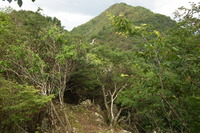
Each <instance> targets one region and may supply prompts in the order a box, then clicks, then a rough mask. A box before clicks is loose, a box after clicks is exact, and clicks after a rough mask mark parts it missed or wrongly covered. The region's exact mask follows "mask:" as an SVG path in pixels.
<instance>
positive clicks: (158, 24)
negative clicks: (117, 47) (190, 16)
mask: <svg viewBox="0 0 200 133" xmlns="http://www.w3.org/2000/svg"><path fill="white" fill-rule="evenodd" d="M108 14H110V15H115V16H117V15H124V16H125V17H126V18H127V19H129V20H131V21H133V22H134V23H135V24H136V25H137V24H141V23H145V24H149V25H153V26H154V27H155V29H156V30H158V31H161V32H164V31H166V30H167V29H169V28H170V27H172V26H174V25H175V21H173V20H171V19H170V18H169V17H167V16H164V15H161V14H156V13H153V12H152V11H150V10H149V9H146V8H143V7H140V6H137V7H133V6H130V5H127V4H125V3H120V4H115V5H113V6H111V7H110V8H108V9H107V10H105V11H104V12H103V13H101V14H100V15H99V16H97V17H95V18H93V19H92V20H90V21H89V22H87V23H85V24H83V25H80V26H78V27H76V28H74V29H73V30H72V33H74V34H77V35H81V36H83V37H85V38H86V39H87V40H88V41H92V39H94V38H96V39H97V40H98V41H100V42H104V43H105V42H106V43H110V42H112V43H116V42H117V43H118V44H119V43H120V42H121V43H122V44H124V42H126V43H138V42H140V41H138V39H135V40H129V41H127V39H123V38H122V37H119V36H117V35H115V33H114V29H113V27H112V26H111V22H110V20H109V17H108ZM125 40H126V41H125Z"/></svg>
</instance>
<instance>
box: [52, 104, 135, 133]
mask: <svg viewBox="0 0 200 133" xmlns="http://www.w3.org/2000/svg"><path fill="white" fill-rule="evenodd" d="M57 108H58V107H57ZM65 111H66V113H67V116H68V119H69V121H70V123H71V126H72V127H73V132H74V133H131V132H128V131H126V130H123V129H122V128H120V127H118V128H111V127H109V126H108V124H107V123H106V122H105V119H104V117H103V116H104V113H103V111H102V110H101V108H100V106H98V105H94V104H92V103H91V102H90V101H89V100H86V101H84V102H82V103H81V104H79V105H70V104H66V105H65ZM60 129H61V128H60ZM57 132H58V133H61V132H62V131H61V130H59V129H57V130H54V131H53V132H52V133H57Z"/></svg>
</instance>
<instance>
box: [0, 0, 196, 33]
mask: <svg viewBox="0 0 200 133" xmlns="http://www.w3.org/2000/svg"><path fill="white" fill-rule="evenodd" d="M13 1H14V0H13ZM122 2H123V3H126V4H128V5H132V6H142V7H145V8H148V9H150V10H151V11H153V12H155V13H160V14H164V15H166V16H170V17H171V18H172V19H173V12H174V11H175V10H176V9H177V8H178V7H181V6H185V7H190V6H189V5H190V4H189V2H195V3H197V2H199V0H36V1H35V2H32V1H31V0H23V5H22V7H21V8H20V7H19V6H18V5H17V2H12V3H10V4H9V3H8V2H7V1H2V0H0V8H4V7H8V6H10V7H12V8H13V9H16V10H20V9H23V10H32V11H37V9H38V7H40V8H41V9H43V11H42V12H41V13H42V14H44V15H46V16H51V17H56V18H58V19H59V20H61V24H62V26H64V27H65V29H67V30H69V31H70V30H72V29H73V28H74V27H76V26H78V25H81V24H83V23H86V22H87V21H89V20H90V19H92V18H94V17H96V16H97V15H99V14H100V13H102V12H103V11H104V10H106V9H107V8H109V7H110V6H111V5H113V4H115V3H122Z"/></svg>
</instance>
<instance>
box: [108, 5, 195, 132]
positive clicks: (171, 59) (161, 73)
mask: <svg viewBox="0 0 200 133" xmlns="http://www.w3.org/2000/svg"><path fill="white" fill-rule="evenodd" d="M181 10H184V12H183V14H177V16H179V17H182V18H181V19H180V20H179V23H178V24H177V26H176V27H175V28H174V29H173V30H171V31H169V32H168V36H162V35H160V33H159V32H158V31H155V30H154V29H152V28H151V27H149V26H148V25H146V24H142V25H140V26H135V25H134V23H132V22H131V21H129V20H127V19H125V18H123V16H118V17H115V16H111V19H112V21H113V24H114V26H115V27H116V30H117V32H118V33H120V34H122V35H123V36H127V37H128V36H129V37H135V36H141V37H142V38H143V39H144V40H145V42H146V43H144V45H143V47H142V48H140V50H139V51H137V52H135V55H136V56H138V58H141V59H142V60H143V63H139V66H140V71H138V72H141V73H138V74H139V75H140V77H142V80H140V81H139V82H138V83H139V85H138V86H132V87H133V88H134V89H127V90H125V91H123V92H122V93H121V95H120V96H119V99H118V100H119V102H122V103H124V104H125V105H126V106H130V105H131V106H132V107H133V108H134V110H136V114H135V115H134V116H133V117H135V116H136V115H137V114H140V115H139V116H140V120H143V121H146V123H145V122H144V123H143V124H144V125H145V126H146V127H145V128H144V129H147V130H149V129H151V130H157V131H167V130H169V131H171V132H173V131H175V130H176V131H180V132H190V131H192V132H196V131H197V130H198V124H194V123H198V120H195V121H196V122H194V121H193V122H192V121H188V120H189V119H190V118H191V117H194V116H193V115H192V114H191V113H189V112H190V111H189V110H188V109H187V107H186V106H185V104H184V103H188V102H189V99H190V100H191V102H192V101H193V100H194V101H195V104H196V106H199V102H198V101H199V100H198V99H199V89H198V88H199V84H198V83H199V77H198V76H197V75H199V74H198V72H199V71H197V68H198V66H199V63H198V62H199V61H198V60H199V57H198V53H199V48H198V46H197V44H198V42H199V39H198V38H199V18H198V17H199V15H198V14H199V5H197V4H194V3H193V4H192V9H186V8H183V7H182V8H181ZM195 14H197V15H195ZM138 80H139V79H138ZM194 93H195V94H194ZM127 99H128V100H127ZM127 101H129V102H127ZM141 101H143V102H144V103H141ZM194 101H193V102H194ZM191 106H192V107H194V106H193V105H191ZM192 107H191V108H192ZM191 108H190V109H191ZM193 109H194V111H193V113H194V112H196V113H198V112H199V111H197V110H196V108H193ZM158 114H159V115H158ZM185 114H188V115H187V117H185ZM148 121H149V122H148ZM191 125H192V126H191ZM194 125H195V126H194ZM148 128H149V129H148Z"/></svg>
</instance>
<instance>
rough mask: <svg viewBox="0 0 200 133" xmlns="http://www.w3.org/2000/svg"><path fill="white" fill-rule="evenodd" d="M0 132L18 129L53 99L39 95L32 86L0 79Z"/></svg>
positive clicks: (51, 96)
mask: <svg viewBox="0 0 200 133" xmlns="http://www.w3.org/2000/svg"><path fill="white" fill-rule="evenodd" d="M0 91H1V94H0V105H1V106H0V117H1V119H0V121H1V124H2V126H1V128H0V131H2V132H3V131H6V128H10V129H7V130H9V131H12V130H14V129H15V128H18V126H19V125H23V124H25V123H26V122H27V121H28V120H31V119H32V118H33V116H34V114H35V113H37V112H39V111H40V110H41V109H42V108H44V107H45V106H46V104H47V103H48V102H50V101H51V99H52V98H53V97H54V96H53V95H50V96H41V95H39V91H40V90H36V89H35V88H34V87H33V86H28V85H21V84H18V83H15V82H11V81H9V80H5V79H4V78H3V77H2V76H1V77H0Z"/></svg>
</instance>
